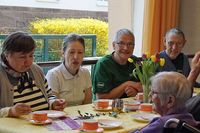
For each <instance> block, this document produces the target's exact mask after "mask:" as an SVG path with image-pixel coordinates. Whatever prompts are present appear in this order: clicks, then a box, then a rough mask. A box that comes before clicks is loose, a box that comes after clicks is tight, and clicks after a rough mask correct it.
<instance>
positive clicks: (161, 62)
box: [160, 58, 165, 66]
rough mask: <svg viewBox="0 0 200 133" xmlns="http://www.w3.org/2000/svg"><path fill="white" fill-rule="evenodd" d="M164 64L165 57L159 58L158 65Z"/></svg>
mask: <svg viewBox="0 0 200 133" xmlns="http://www.w3.org/2000/svg"><path fill="white" fill-rule="evenodd" d="M164 64H165V59H164V58H160V66H164Z"/></svg>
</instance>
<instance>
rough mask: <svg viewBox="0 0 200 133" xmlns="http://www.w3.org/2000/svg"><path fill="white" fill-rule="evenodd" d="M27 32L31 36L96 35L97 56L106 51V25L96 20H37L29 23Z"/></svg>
mask: <svg viewBox="0 0 200 133" xmlns="http://www.w3.org/2000/svg"><path fill="white" fill-rule="evenodd" d="M29 30H30V32H31V33H32V34H69V33H78V34H96V36H97V42H96V48H97V50H96V52H97V56H103V55H105V54H106V52H107V51H108V23H107V22H103V21H100V20H97V19H91V18H81V19H72V18H71V19H60V18H55V19H38V20H36V21H33V22H31V23H30V25H29ZM88 52H89V51H88ZM90 52H91V51H90ZM86 53H87V51H86Z"/></svg>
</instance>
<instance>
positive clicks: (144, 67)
mask: <svg viewBox="0 0 200 133" xmlns="http://www.w3.org/2000/svg"><path fill="white" fill-rule="evenodd" d="M128 61H129V62H130V63H134V65H135V69H134V70H133V76H134V77H137V78H139V80H140V82H141V84H142V87H143V93H144V96H143V102H144V103H148V102H149V99H148V97H149V92H150V78H151V76H153V75H155V74H156V72H157V70H158V68H159V67H162V66H164V64H165V59H164V58H160V57H159V54H156V55H152V56H150V54H143V55H142V59H141V60H140V61H137V62H134V61H133V60H132V59H131V58H129V59H128Z"/></svg>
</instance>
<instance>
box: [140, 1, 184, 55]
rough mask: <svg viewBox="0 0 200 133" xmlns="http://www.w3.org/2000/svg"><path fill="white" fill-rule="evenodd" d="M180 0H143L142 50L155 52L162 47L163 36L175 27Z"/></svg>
mask: <svg viewBox="0 0 200 133" xmlns="http://www.w3.org/2000/svg"><path fill="white" fill-rule="evenodd" d="M179 4H180V0H145V5H144V25H143V42H142V43H143V45H142V52H143V53H144V52H148V53H150V54H155V53H156V52H160V51H161V50H163V49H164V44H163V39H164V38H163V37H164V35H165V32H166V31H167V30H169V29H170V28H173V27H177V25H178V17H179Z"/></svg>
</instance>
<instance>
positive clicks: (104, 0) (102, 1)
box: [97, 0, 108, 6]
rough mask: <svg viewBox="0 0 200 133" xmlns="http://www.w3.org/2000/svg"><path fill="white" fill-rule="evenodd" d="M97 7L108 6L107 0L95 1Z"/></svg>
mask: <svg viewBox="0 0 200 133" xmlns="http://www.w3.org/2000/svg"><path fill="white" fill-rule="evenodd" d="M97 6H108V0H97Z"/></svg>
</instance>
